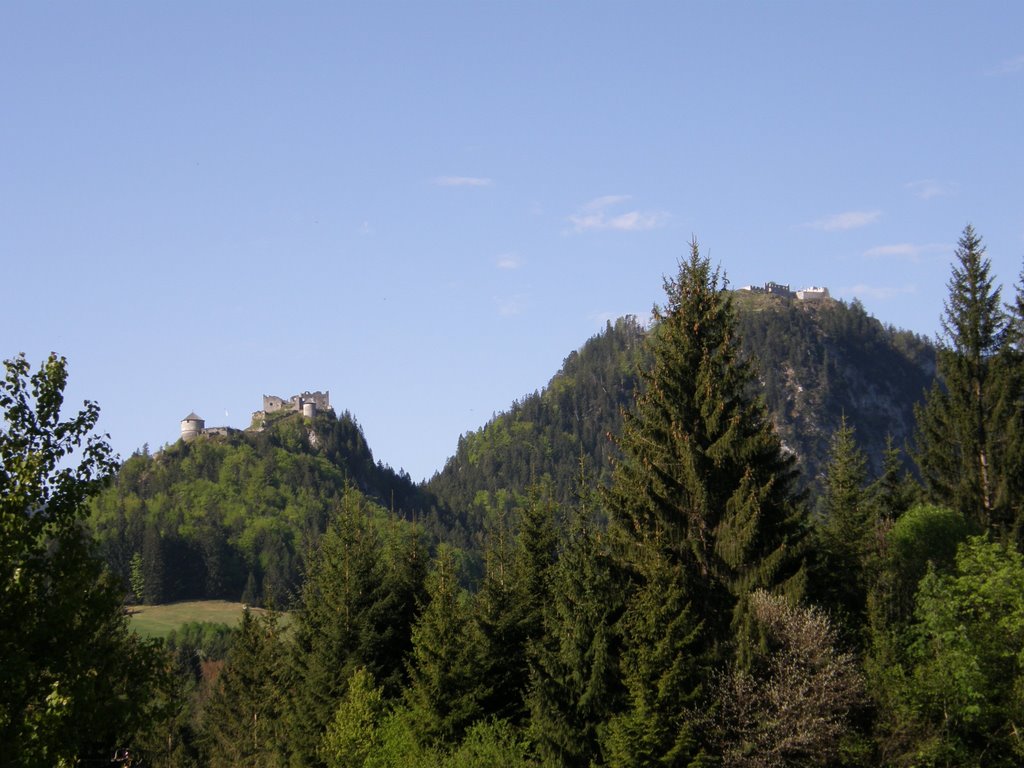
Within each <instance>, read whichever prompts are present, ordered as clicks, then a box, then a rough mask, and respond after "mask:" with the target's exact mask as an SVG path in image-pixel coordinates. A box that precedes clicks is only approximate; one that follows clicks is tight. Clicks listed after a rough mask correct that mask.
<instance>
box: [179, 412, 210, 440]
mask: <svg viewBox="0 0 1024 768" xmlns="http://www.w3.org/2000/svg"><path fill="white" fill-rule="evenodd" d="M205 428H206V422H205V421H203V420H202V419H201V418H200V417H199V416H196V414H195V411H193V412H192V413H190V414H189V415H188V416H186V417H185V418H184V419H182V420H181V439H182V440H185V441H186V442H187V441H189V440H195V439H196V438H197V437H199V435H200V434H201V433H202V431H203V430H204V429H205Z"/></svg>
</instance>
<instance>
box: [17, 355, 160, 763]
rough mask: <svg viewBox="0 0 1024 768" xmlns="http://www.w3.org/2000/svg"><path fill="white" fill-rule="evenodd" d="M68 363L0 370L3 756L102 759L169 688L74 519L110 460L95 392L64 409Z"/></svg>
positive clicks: (140, 725)
mask: <svg viewBox="0 0 1024 768" xmlns="http://www.w3.org/2000/svg"><path fill="white" fill-rule="evenodd" d="M66 383H67V363H66V361H65V360H64V358H62V357H58V356H57V355H50V357H49V358H48V359H47V360H46V361H45V362H44V363H43V364H42V365H41V366H40V367H39V369H38V370H37V371H35V372H34V373H32V372H31V369H30V366H29V363H28V362H27V361H26V359H25V357H24V356H19V357H16V358H14V359H12V360H7V361H5V362H4V377H3V380H2V381H0V411H2V419H0V659H2V661H0V754H2V756H3V758H2V762H3V763H4V764H5V765H17V766H41V767H42V766H45V767H46V768H52V766H60V765H72V764H77V763H79V762H80V761H82V760H85V759H103V760H106V761H109V759H110V756H111V755H112V754H113V753H114V750H115V749H117V748H131V747H134V746H135V741H136V735H137V734H138V733H139V731H140V730H143V729H146V728H148V727H150V726H152V724H153V723H154V721H155V720H156V719H157V718H158V717H159V716H160V714H161V705H162V704H164V703H166V698H165V694H166V693H167V691H168V690H169V689H170V684H169V673H168V665H167V663H166V660H165V658H164V656H163V654H161V653H160V651H159V648H158V647H157V646H156V645H155V644H153V643H149V642H146V641H142V640H140V639H139V638H138V637H137V636H136V635H134V634H133V633H132V632H131V631H130V630H129V628H128V622H127V616H126V614H125V612H124V608H123V603H122V600H123V594H122V591H121V588H120V585H119V584H117V583H115V582H114V581H113V579H111V578H110V577H109V575H107V574H106V573H105V572H104V569H103V566H102V564H101V563H100V561H99V560H98V559H97V558H96V557H94V555H93V551H92V546H91V542H89V541H88V540H87V539H86V538H85V537H84V534H83V532H82V529H81V522H82V519H83V517H84V516H85V514H86V501H87V499H88V498H89V497H90V496H91V495H92V494H94V493H96V492H97V491H98V490H99V488H100V487H101V486H102V484H103V483H104V482H105V481H106V480H107V478H108V477H109V475H110V473H111V472H112V471H113V469H114V466H115V460H114V457H113V455H112V453H111V450H110V447H109V445H108V444H107V442H106V440H104V439H103V438H102V437H100V436H98V435H96V434H94V433H93V429H94V428H95V426H96V421H97V419H98V418H99V408H98V407H97V405H96V404H95V403H92V402H88V401H87V402H86V403H85V405H84V407H83V408H82V410H81V411H79V412H77V413H76V414H73V415H72V416H71V417H70V418H67V419H65V418H63V416H62V412H63V406H64V387H65V384H66Z"/></svg>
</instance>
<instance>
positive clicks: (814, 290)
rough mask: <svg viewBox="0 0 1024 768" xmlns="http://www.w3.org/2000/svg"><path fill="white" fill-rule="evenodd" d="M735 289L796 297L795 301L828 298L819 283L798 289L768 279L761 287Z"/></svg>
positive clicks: (752, 286)
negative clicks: (794, 289) (791, 288)
mask: <svg viewBox="0 0 1024 768" xmlns="http://www.w3.org/2000/svg"><path fill="white" fill-rule="evenodd" d="M737 290H740V291H746V292H747V293H766V294H768V295H769V296H782V297H783V298H785V299H796V300H797V301H821V300H822V299H829V298H831V296H829V293H828V288H825V287H824V286H819V285H812V286H811V287H810V288H804V289H802V290H799V291H793V290H790V288H789V285H788V284H786V285H783V284H782V283H776V282H772V281H770V280H769V281H768V282H767V283H765V284H764V287H763V288H762V287H761V286H760V285H744V286H743V287H742V288H738V289H737Z"/></svg>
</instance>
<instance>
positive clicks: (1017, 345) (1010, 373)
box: [996, 269, 1024, 540]
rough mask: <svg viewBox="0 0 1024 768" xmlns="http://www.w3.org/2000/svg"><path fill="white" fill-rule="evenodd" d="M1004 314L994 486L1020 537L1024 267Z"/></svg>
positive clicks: (1023, 518)
mask: <svg viewBox="0 0 1024 768" xmlns="http://www.w3.org/2000/svg"><path fill="white" fill-rule="evenodd" d="M1008 315H1009V320H1008V332H1007V339H1006V344H1005V345H1004V346H1003V355H1002V357H1003V363H1002V364H1003V368H1004V370H1005V371H1006V372H1007V386H1006V388H1005V390H1004V392H1003V398H1002V400H1001V401H1000V404H999V413H998V415H997V417H996V421H997V423H998V424H1001V425H1003V426H1004V429H1005V455H1004V459H1003V466H1004V468H1005V470H1004V472H1003V475H1002V478H1001V483H1000V484H999V487H998V488H997V505H999V506H1003V507H1005V508H1006V516H1007V517H1008V518H1009V520H1010V524H1011V525H1012V526H1013V527H1014V529H1015V532H1016V536H1017V538H1018V540H1020V538H1021V537H1022V536H1024V269H1022V270H1021V274H1020V280H1019V282H1018V283H1017V291H1016V296H1015V298H1014V302H1013V304H1011V305H1010V306H1009V308H1008Z"/></svg>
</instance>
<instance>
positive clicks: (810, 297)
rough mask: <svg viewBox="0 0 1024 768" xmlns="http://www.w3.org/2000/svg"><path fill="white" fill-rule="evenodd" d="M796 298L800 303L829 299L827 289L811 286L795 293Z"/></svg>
mask: <svg viewBox="0 0 1024 768" xmlns="http://www.w3.org/2000/svg"><path fill="white" fill-rule="evenodd" d="M796 297H797V298H798V299H799V300H800V301H821V300H822V299H828V298H831V297H830V296H829V294H828V288H825V287H824V286H821V287H819V286H816V285H812V286H811V287H810V288H804V289H803V290H802V291H797V292H796Z"/></svg>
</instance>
